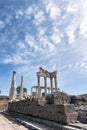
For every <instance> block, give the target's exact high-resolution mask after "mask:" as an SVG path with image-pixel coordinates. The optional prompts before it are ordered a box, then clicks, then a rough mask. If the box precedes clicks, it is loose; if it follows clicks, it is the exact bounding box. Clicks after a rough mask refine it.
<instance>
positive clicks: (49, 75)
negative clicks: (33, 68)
mask: <svg viewBox="0 0 87 130" xmlns="http://www.w3.org/2000/svg"><path fill="white" fill-rule="evenodd" d="M36 75H37V86H33V87H32V88H31V94H32V97H37V98H40V97H41V96H42V95H41V90H42V89H43V90H44V96H45V97H46V95H47V94H52V93H53V92H55V91H58V90H59V88H58V87H57V71H53V72H49V71H47V70H45V69H43V68H42V67H40V68H39V72H37V73H36ZM41 77H43V79H44V86H41V82H40V78H41ZM48 78H49V79H50V86H49V87H48V85H47V79H48ZM53 82H54V84H53ZM33 89H36V92H33Z"/></svg>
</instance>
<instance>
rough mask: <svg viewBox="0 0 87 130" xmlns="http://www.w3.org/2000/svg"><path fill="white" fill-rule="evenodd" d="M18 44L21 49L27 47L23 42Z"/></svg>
mask: <svg viewBox="0 0 87 130" xmlns="http://www.w3.org/2000/svg"><path fill="white" fill-rule="evenodd" d="M17 46H18V47H19V49H24V48H25V47H26V46H25V44H24V43H22V42H19V43H17Z"/></svg>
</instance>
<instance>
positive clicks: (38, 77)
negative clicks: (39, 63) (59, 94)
mask: <svg viewBox="0 0 87 130" xmlns="http://www.w3.org/2000/svg"><path fill="white" fill-rule="evenodd" d="M37 79H38V98H39V97H40V96H41V89H40V76H37Z"/></svg>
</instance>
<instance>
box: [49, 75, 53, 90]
mask: <svg viewBox="0 0 87 130" xmlns="http://www.w3.org/2000/svg"><path fill="white" fill-rule="evenodd" d="M50 85H51V93H53V78H50Z"/></svg>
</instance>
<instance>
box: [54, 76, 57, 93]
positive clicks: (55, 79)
mask: <svg viewBox="0 0 87 130" xmlns="http://www.w3.org/2000/svg"><path fill="white" fill-rule="evenodd" d="M54 82H55V91H57V76H55V78H54Z"/></svg>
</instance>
